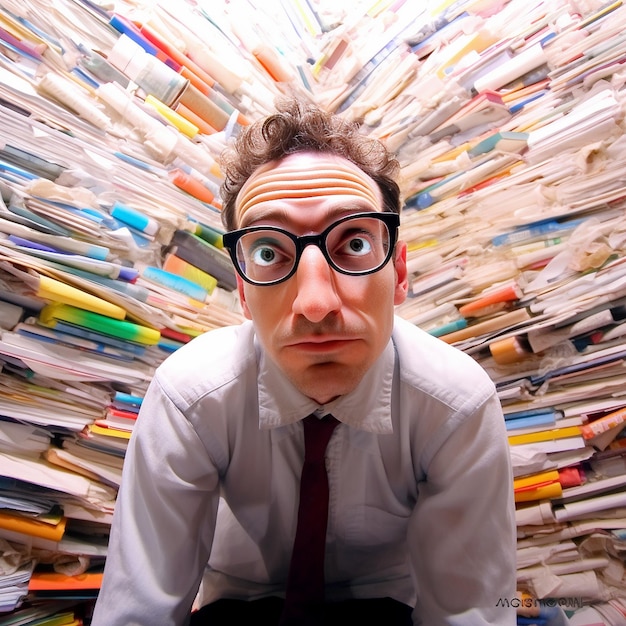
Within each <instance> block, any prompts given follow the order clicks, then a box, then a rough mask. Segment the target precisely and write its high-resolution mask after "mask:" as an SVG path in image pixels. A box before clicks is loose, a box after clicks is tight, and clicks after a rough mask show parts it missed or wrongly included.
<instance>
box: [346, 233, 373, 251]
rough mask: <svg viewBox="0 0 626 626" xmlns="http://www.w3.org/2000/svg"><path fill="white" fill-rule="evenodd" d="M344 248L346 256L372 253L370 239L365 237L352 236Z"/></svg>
mask: <svg viewBox="0 0 626 626" xmlns="http://www.w3.org/2000/svg"><path fill="white" fill-rule="evenodd" d="M344 248H345V252H346V253H347V254H355V255H364V254H369V253H370V252H371V251H372V243H371V239H370V238H369V237H368V236H366V235H354V236H351V237H350V238H348V239H347V240H346V242H345V244H344Z"/></svg>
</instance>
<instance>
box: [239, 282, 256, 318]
mask: <svg viewBox="0 0 626 626" xmlns="http://www.w3.org/2000/svg"><path fill="white" fill-rule="evenodd" d="M235 278H236V279H237V291H238V292H239V301H240V302H241V308H242V310H243V314H244V316H245V317H246V318H247V319H249V320H251V319H252V315H251V313H250V309H249V308H248V302H247V301H246V291H245V286H246V284H245V282H244V281H243V278H241V276H239V274H237V275H236V276H235Z"/></svg>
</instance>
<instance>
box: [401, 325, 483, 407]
mask: <svg viewBox="0 0 626 626" xmlns="http://www.w3.org/2000/svg"><path fill="white" fill-rule="evenodd" d="M392 339H393V343H394V347H395V350H396V354H397V358H398V365H399V373H400V380H401V383H402V385H403V387H405V388H408V390H412V391H413V392H415V393H419V394H422V395H423V394H426V395H427V396H429V397H430V398H431V399H432V400H436V401H439V402H441V403H443V404H445V405H447V406H448V407H449V408H450V409H452V410H460V408H461V407H462V406H463V405H467V403H468V400H471V404H473V405H474V406H476V405H477V404H480V403H481V402H483V401H485V400H486V399H487V398H488V397H491V396H492V395H493V394H494V392H495V387H494V384H493V381H492V380H491V378H490V377H489V376H488V374H487V373H486V372H485V370H484V369H483V368H482V367H481V366H480V365H479V364H478V363H477V362H476V361H475V360H474V359H473V358H472V357H471V356H469V355H468V354H465V353H464V352H462V351H461V350H459V349H457V348H455V347H453V346H451V345H449V344H447V343H445V342H444V341H442V340H441V339H438V338H437V337H433V336H432V335H430V334H428V333H427V332H425V331H423V330H421V329H420V328H418V327H417V326H415V325H414V324H411V323H410V322H407V321H406V320H403V319H401V318H398V317H396V319H395V322H394V330H393V335H392Z"/></svg>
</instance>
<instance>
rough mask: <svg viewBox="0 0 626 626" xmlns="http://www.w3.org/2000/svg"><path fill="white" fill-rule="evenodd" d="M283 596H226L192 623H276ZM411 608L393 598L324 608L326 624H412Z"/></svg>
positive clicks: (209, 625)
mask: <svg viewBox="0 0 626 626" xmlns="http://www.w3.org/2000/svg"><path fill="white" fill-rule="evenodd" d="M283 605H284V600H283V599H282V598H276V597H271V598H261V599H260V600H250V601H247V600H230V599H223V600H218V601H217V602H213V603H211V604H207V605H206V606H203V607H202V608H201V609H200V610H198V611H196V612H194V613H192V614H191V621H190V622H189V624H190V626H238V625H239V624H267V625H268V626H277V624H278V622H279V620H280V615H281V613H282V610H283ZM411 612H412V609H411V607H410V606H407V605H406V604H402V603H401V602H398V601H397V600H392V599H391V598H372V599H367V600H344V601H342V602H328V603H327V604H326V605H325V607H324V621H323V624H324V626H346V625H347V624H358V625H359V626H381V624H384V625H385V626H411V625H412V624H413V621H412V620H411Z"/></svg>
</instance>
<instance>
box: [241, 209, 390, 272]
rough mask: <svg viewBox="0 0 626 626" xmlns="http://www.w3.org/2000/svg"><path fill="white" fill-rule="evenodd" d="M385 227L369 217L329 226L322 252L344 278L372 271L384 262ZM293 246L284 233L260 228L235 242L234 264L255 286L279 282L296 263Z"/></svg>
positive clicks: (385, 249) (295, 246) (295, 247)
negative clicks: (236, 262)
mask: <svg viewBox="0 0 626 626" xmlns="http://www.w3.org/2000/svg"><path fill="white" fill-rule="evenodd" d="M389 242H390V235H389V229H388V228H387V225H386V224H385V223H384V222H383V221H382V220H379V219H376V218H371V217H355V218H353V219H348V220H345V221H340V222H339V223H337V224H335V225H334V226H332V227H331V228H330V229H329V230H327V231H326V233H325V236H324V237H323V242H322V246H323V250H322V251H323V252H324V255H325V256H326V258H327V259H328V260H329V261H330V262H331V265H333V266H335V268H336V269H338V270H339V271H342V272H344V273H347V274H365V273H369V272H372V271H375V270H376V269H378V268H379V267H381V266H382V265H384V263H385V262H386V261H387V258H388V253H389ZM298 256H299V253H298V249H297V244H296V241H295V240H294V239H292V237H290V236H289V235H288V234H287V233H286V232H284V231H281V230H277V229H270V228H264V229H262V230H255V231H251V232H248V233H245V234H244V235H243V236H242V237H241V238H240V239H239V241H238V245H237V260H238V263H239V266H240V267H241V269H242V271H243V272H244V273H245V275H246V276H247V277H248V278H249V279H250V280H252V281H254V282H257V283H271V282H275V281H279V280H281V279H283V278H285V277H286V276H288V275H289V273H290V272H291V271H292V270H293V268H294V265H295V264H296V263H297V261H298Z"/></svg>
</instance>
